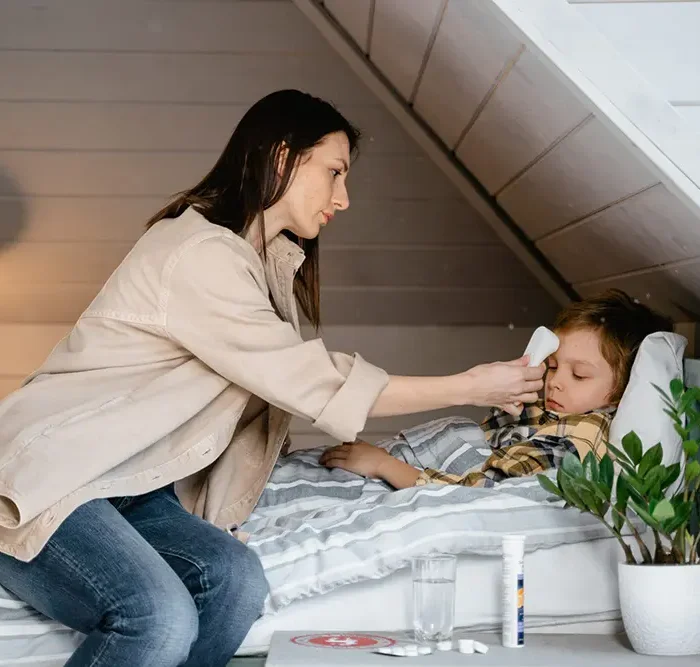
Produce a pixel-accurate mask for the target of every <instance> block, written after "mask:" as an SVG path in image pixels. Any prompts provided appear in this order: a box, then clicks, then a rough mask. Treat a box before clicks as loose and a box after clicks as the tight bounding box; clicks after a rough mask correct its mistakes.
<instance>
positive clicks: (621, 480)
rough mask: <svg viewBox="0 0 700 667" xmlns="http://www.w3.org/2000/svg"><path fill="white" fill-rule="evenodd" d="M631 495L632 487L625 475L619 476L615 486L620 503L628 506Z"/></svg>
mask: <svg viewBox="0 0 700 667" xmlns="http://www.w3.org/2000/svg"><path fill="white" fill-rule="evenodd" d="M629 497H630V487H629V484H628V483H627V480H626V479H625V477H624V475H620V476H619V477H618V478H617V486H616V487H615V498H616V502H617V504H618V505H620V504H622V505H623V506H624V507H627V499H628V498H629Z"/></svg>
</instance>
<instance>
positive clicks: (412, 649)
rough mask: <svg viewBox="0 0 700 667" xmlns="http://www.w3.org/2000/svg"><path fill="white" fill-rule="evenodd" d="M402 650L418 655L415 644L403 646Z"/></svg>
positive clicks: (407, 653) (408, 653)
mask: <svg viewBox="0 0 700 667" xmlns="http://www.w3.org/2000/svg"><path fill="white" fill-rule="evenodd" d="M403 648H404V651H406V655H410V656H416V655H418V647H417V646H416V645H415V644H412V645H409V646H404V647H403Z"/></svg>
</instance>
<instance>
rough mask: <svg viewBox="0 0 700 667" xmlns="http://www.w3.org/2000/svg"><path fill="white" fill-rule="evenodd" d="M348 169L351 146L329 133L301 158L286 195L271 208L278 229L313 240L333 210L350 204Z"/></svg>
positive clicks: (342, 136) (344, 138) (340, 134)
mask: <svg viewBox="0 0 700 667" xmlns="http://www.w3.org/2000/svg"><path fill="white" fill-rule="evenodd" d="M349 166H350V144H349V142H348V138H347V135H346V134H345V133H344V132H335V133H333V134H329V135H327V136H326V137H325V138H324V139H323V140H322V142H321V143H320V144H318V145H317V146H314V148H312V149H311V151H309V153H307V154H306V155H305V156H304V157H303V158H302V160H301V162H300V164H299V166H298V168H297V170H296V173H295V174H294V176H293V179H292V182H291V184H290V186H289V188H288V189H287V192H286V193H285V194H284V196H283V197H282V198H281V199H280V201H279V202H277V203H276V204H275V205H274V206H273V207H272V209H276V211H275V212H274V213H275V217H278V218H279V219H280V221H281V223H282V224H281V229H288V230H289V231H291V232H292V233H294V234H296V235H297V236H299V237H300V238H303V239H313V238H316V237H317V236H318V234H319V232H320V231H321V228H323V227H325V226H326V225H327V224H329V223H330V221H331V219H332V218H333V216H334V215H335V212H336V211H344V210H345V209H346V208H347V207H348V206H349V205H350V201H349V199H348V191H347V188H346V187H345V179H346V178H347V175H348V169H349ZM270 213H272V210H270ZM267 215H268V214H267V213H266V218H267ZM266 224H267V223H266Z"/></svg>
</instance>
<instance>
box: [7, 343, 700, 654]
mask: <svg viewBox="0 0 700 667" xmlns="http://www.w3.org/2000/svg"><path fill="white" fill-rule="evenodd" d="M650 339H651V340H649V339H647V341H645V343H644V344H643V345H642V348H641V349H640V351H639V353H638V355H637V360H636V361H635V366H634V368H633V369H632V379H631V381H630V384H629V385H628V388H627V390H626V392H625V396H624V397H623V400H622V402H621V404H620V408H619V410H618V413H617V416H616V417H615V420H614V422H613V426H615V427H616V430H617V435H614V434H611V439H612V440H613V441H614V440H615V439H617V438H619V436H620V434H624V433H625V432H626V431H627V429H629V428H630V425H633V426H634V428H635V430H636V431H637V432H638V433H639V434H640V437H642V440H643V442H644V443H646V444H653V443H655V442H658V441H662V442H664V452H665V456H666V455H668V456H669V457H675V456H677V452H676V450H675V449H674V448H678V447H680V444H681V443H679V442H677V440H678V439H677V436H676V434H675V432H674V431H673V428H672V425H671V424H670V423H667V422H668V421H669V420H666V419H664V418H663V417H661V418H660V417H659V411H658V409H657V407H656V406H657V405H658V395H657V394H656V392H655V390H654V389H653V388H652V386H651V383H655V384H657V385H660V386H668V382H669V380H670V378H673V377H678V375H679V374H680V373H682V355H683V348H684V344H682V341H679V340H678V337H674V336H673V335H672V334H654V336H652V337H650ZM694 370H695V372H696V371H697V367H694ZM688 382H689V383H691V384H697V383H698V376H697V372H696V373H695V375H692V376H690V375H689V377H688ZM472 427H473V425H470V424H468V423H466V422H465V421H464V420H461V418H457V419H454V418H453V419H451V420H436V421H434V422H429V423H428V424H424V425H421V426H419V427H415V429H411V430H409V431H404V432H403V433H402V434H399V435H398V436H397V437H396V438H394V439H392V440H390V441H387V442H386V443H382V446H385V447H387V448H390V449H392V450H393V449H394V448H399V449H400V450H401V452H403V455H404V457H405V460H407V461H409V462H410V461H411V459H410V457H411V456H417V457H418V459H417V461H418V463H419V464H420V465H424V464H426V463H430V464H433V463H434V464H437V465H438V466H441V467H443V468H444V467H445V466H447V467H449V466H450V465H454V466H456V467H462V466H465V465H466V466H468V465H469V462H470V461H472V462H473V461H474V460H478V458H477V459H474V458H473V457H479V456H481V457H484V456H486V455H487V452H485V451H483V450H481V451H480V449H481V448H480V447H478V446H475V447H473V446H471V445H470V443H469V442H468V441H469V440H470V436H468V435H465V433H466V431H465V429H467V430H468V429H470V428H472ZM614 430H615V429H614ZM438 432H440V433H441V434H442V436H445V434H446V433H447V434H448V435H451V436H453V437H440V438H438V441H439V442H440V446H439V447H437V448H436V447H435V446H433V444H431V443H433V440H434V438H433V436H434V435H435V433H438ZM431 438H433V440H431ZM407 443H408V448H406V445H407ZM402 448H403V449H402ZM401 452H399V454H400V455H401ZM423 452H428V454H429V456H431V457H433V458H432V459H430V461H427V460H425V459H421V458H420V457H421V456H424V453H423ZM319 453H320V451H319V450H308V451H304V452H298V453H295V455H294V456H292V457H291V458H289V459H286V460H282V461H280V462H279V463H278V465H277V466H276V471H275V472H273V476H272V477H271V480H270V484H268V486H267V487H266V490H265V492H264V493H263V497H262V498H261V499H260V502H259V503H258V506H257V507H256V509H255V511H254V513H253V515H252V516H251V517H250V519H249V521H248V522H247V523H246V524H244V525H243V526H242V527H241V529H242V530H244V529H245V530H246V531H248V532H250V533H251V537H250V539H249V541H248V543H249V545H250V546H251V548H252V549H254V550H255V551H256V552H257V553H258V555H259V556H260V558H261V561H262V563H263V566H264V568H265V572H266V575H267V577H268V581H269V582H270V586H271V594H270V596H269V599H268V601H267V602H266V608H265V610H264V615H263V616H262V617H261V618H260V619H259V620H258V621H257V622H256V624H255V625H254V626H253V627H252V628H251V631H250V632H249V634H248V636H247V637H246V640H245V642H244V643H243V645H242V646H241V648H240V650H239V653H238V655H241V656H244V655H255V654H260V653H264V652H265V651H266V649H267V647H268V646H269V642H270V638H271V636H272V633H273V632H274V631H276V630H311V629H319V630H320V629H324V630H336V631H341V630H350V629H355V630H358V629H365V630H372V631H379V630H385V631H387V630H391V631H403V630H409V629H410V609H411V584H410V569H409V568H408V565H409V563H410V560H411V558H412V556H414V555H421V554H424V553H428V552H431V551H441V552H449V553H456V554H458V555H459V565H458V572H457V602H456V625H457V626H458V627H460V628H465V629H470V630H489V629H497V628H498V627H499V610H498V604H499V598H500V585H499V582H500V569H501V558H500V540H501V537H502V535H503V534H506V533H511V532H519V533H523V534H525V535H526V556H525V573H526V579H525V581H526V588H525V590H526V598H525V599H526V603H525V621H526V627H527V628H529V629H531V630H536V631H547V632H551V631H561V630H564V631H568V632H613V631H616V630H618V629H619V628H620V624H619V618H620V611H619V604H618V598H617V562H618V561H619V560H620V551H619V545H618V543H617V542H616V540H614V539H613V538H610V537H609V534H608V533H607V529H605V528H604V527H603V526H602V525H601V524H600V523H599V522H598V521H597V520H595V519H594V518H593V517H591V516H589V515H585V514H581V513H579V512H578V511H576V510H573V509H571V508H564V507H562V505H561V502H560V501H558V500H557V499H555V498H553V497H551V496H549V495H548V494H547V493H546V492H545V491H544V490H543V489H542V488H541V487H540V485H539V484H538V483H537V481H536V480H533V479H528V478H522V479H515V480H508V481H507V482H504V483H502V484H499V485H497V487H496V488H494V489H470V488H465V487H458V486H444V487H436V485H428V486H425V487H417V488H414V489H404V490H402V491H399V492H394V493H390V494H388V495H386V494H387V489H386V488H385V487H383V486H382V484H381V483H379V482H376V481H372V480H369V481H363V482H360V481H358V478H357V477H356V476H353V475H351V474H350V473H346V472H345V471H324V470H321V467H320V466H319V465H318V456H319ZM460 457H462V459H461V460H460ZM464 457H466V458H464ZM470 457H472V458H470ZM319 475H325V477H323V479H321V478H319ZM320 479H321V481H323V482H324V483H323V484H319V480H320ZM383 494H384V495H383ZM339 496H342V500H341V501H339ZM638 525H640V524H638ZM81 640H82V637H81V635H79V634H78V633H75V632H73V631H71V630H69V629H68V628H66V627H64V626H62V625H60V624H58V623H55V622H53V621H51V620H49V619H47V618H45V617H42V616H41V615H39V614H38V613H37V612H35V611H33V610H32V609H31V608H29V607H28V606H27V605H26V604H24V603H23V602H21V601H20V600H17V599H16V598H15V597H14V596H12V594H10V593H9V592H8V591H5V590H4V589H2V588H0V667H15V666H16V667H19V666H20V665H21V666H23V667H27V666H29V667H59V666H61V665H63V664H64V663H65V662H66V661H67V659H68V657H69V656H70V654H71V652H72V651H73V649H74V648H75V646H77V644H78V643H79V642H80V641H81Z"/></svg>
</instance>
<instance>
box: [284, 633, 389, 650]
mask: <svg viewBox="0 0 700 667" xmlns="http://www.w3.org/2000/svg"><path fill="white" fill-rule="evenodd" d="M290 641H291V642H294V643H295V644H299V646H315V647H317V648H342V649H357V648H360V649H368V648H382V647H384V646H393V645H394V644H395V643H396V642H395V641H394V640H393V639H389V637H381V636H379V635H362V634H357V633H350V634H348V633H343V632H337V633H326V634H322V635H299V636H298V637H292V638H291V639H290Z"/></svg>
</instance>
